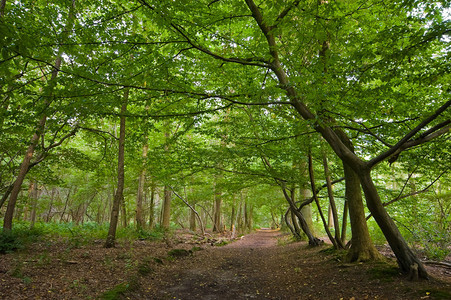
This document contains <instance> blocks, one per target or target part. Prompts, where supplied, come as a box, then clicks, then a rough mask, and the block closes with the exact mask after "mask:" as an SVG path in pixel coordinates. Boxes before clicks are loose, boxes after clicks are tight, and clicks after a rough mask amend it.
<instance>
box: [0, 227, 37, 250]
mask: <svg viewBox="0 0 451 300" xmlns="http://www.w3.org/2000/svg"><path fill="white" fill-rule="evenodd" d="M42 235H43V232H42V231H41V230H39V229H37V228H33V229H29V228H25V227H22V226H20V227H19V226H18V227H15V228H14V229H13V230H11V231H8V230H7V231H5V230H4V231H2V232H0V254H5V253H9V252H13V251H16V250H22V249H24V248H25V247H26V246H27V245H29V244H30V243H33V242H35V241H37V240H38V239H39V238H40V237H42Z"/></svg>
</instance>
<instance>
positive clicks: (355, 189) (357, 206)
mask: <svg viewBox="0 0 451 300" xmlns="http://www.w3.org/2000/svg"><path fill="white" fill-rule="evenodd" d="M335 133H336V134H337V135H338V137H339V138H340V139H341V141H342V142H343V144H344V145H345V146H346V147H347V148H348V149H349V150H350V151H351V152H354V146H353V145H352V143H351V141H350V140H349V138H348V137H347V136H346V134H345V133H344V132H343V131H342V130H340V129H336V130H335ZM342 163H343V171H344V177H345V198H346V203H347V204H348V208H349V219H350V221H351V232H352V238H351V248H350V249H349V251H348V254H347V256H346V260H347V261H349V262H354V261H371V260H380V259H381V255H380V253H379V251H377V249H376V247H374V244H373V242H372V240H371V237H370V233H369V231H368V226H367V223H366V219H365V208H364V206H363V201H362V191H361V189H360V179H359V176H358V175H357V174H356V173H355V172H354V170H353V169H352V168H351V167H350V166H349V165H348V164H347V163H346V162H344V161H342Z"/></svg>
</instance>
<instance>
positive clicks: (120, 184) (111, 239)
mask: <svg viewBox="0 0 451 300" xmlns="http://www.w3.org/2000/svg"><path fill="white" fill-rule="evenodd" d="M128 94H129V90H128V89H125V90H124V97H123V100H122V105H121V115H120V129H119V130H120V132H119V141H118V142H119V151H118V158H117V162H118V167H117V188H116V193H115V195H114V201H113V207H112V209H111V218H110V227H109V229H108V236H107V238H106V242H105V248H111V247H114V245H115V240H116V229H117V222H118V219H119V208H120V206H121V204H122V202H123V201H124V181H125V178H124V168H125V121H126V113H127V103H128Z"/></svg>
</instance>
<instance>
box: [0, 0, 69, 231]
mask: <svg viewBox="0 0 451 300" xmlns="http://www.w3.org/2000/svg"><path fill="white" fill-rule="evenodd" d="M5 4H6V1H2V2H1V6H0V14H1V16H3V15H4V9H5ZM74 12H75V0H72V3H71V6H70V11H69V18H68V23H67V26H66V28H65V29H66V30H64V31H63V35H62V37H61V40H63V41H64V40H65V39H66V37H67V34H68V33H69V32H70V28H72V26H73V24H74V19H75V13H74ZM61 61H62V52H61V51H59V53H58V56H57V58H56V60H55V66H54V68H53V70H52V76H51V77H50V80H49V83H48V86H47V88H46V89H45V92H44V93H45V94H46V95H45V96H46V97H44V98H45V99H46V100H45V102H44V103H43V104H44V107H48V106H49V105H50V104H51V102H52V100H51V99H52V95H53V90H54V88H55V86H56V78H57V76H58V72H59V69H60V66H61ZM46 122H47V114H46V112H45V111H44V113H43V114H42V116H41V118H40V120H39V123H38V125H37V127H36V129H35V132H34V134H33V136H32V138H31V140H30V144H29V145H28V149H27V151H26V153H25V157H24V159H23V160H22V163H21V165H20V169H19V174H18V175H17V178H16V180H15V181H14V184H13V187H12V190H11V194H10V196H9V201H8V206H7V208H6V213H5V217H4V219H3V229H4V230H11V229H12V221H13V216H14V209H15V207H16V202H17V198H18V196H19V192H20V190H21V188H22V183H23V181H24V179H25V176H26V175H27V173H28V171H29V166H30V162H31V159H32V157H33V154H34V151H35V148H36V146H37V144H38V142H39V139H40V137H41V135H42V134H43V133H44V129H45V124H46Z"/></svg>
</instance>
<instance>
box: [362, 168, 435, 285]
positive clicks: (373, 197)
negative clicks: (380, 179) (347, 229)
mask: <svg viewBox="0 0 451 300" xmlns="http://www.w3.org/2000/svg"><path fill="white" fill-rule="evenodd" d="M359 175H360V180H361V185H362V188H363V191H364V193H365V197H366V203H367V206H368V209H369V210H370V212H371V213H372V215H373V217H374V220H376V222H377V224H378V225H379V227H380V229H381V230H382V232H383V233H384V236H385V238H386V239H387V242H388V244H389V245H390V247H391V249H392V250H393V252H394V253H395V255H396V258H397V262H398V265H399V267H400V268H401V270H402V271H403V272H405V273H409V276H410V277H411V279H415V278H418V277H419V278H428V275H427V271H426V269H425V268H424V265H423V263H422V262H421V261H420V260H419V259H418V258H417V257H416V256H415V254H414V253H413V252H412V250H411V249H410V248H409V246H408V245H407V243H406V241H405V240H404V238H403V236H402V235H401V232H399V229H398V227H397V226H396V224H395V222H393V220H392V218H390V216H389V215H388V213H387V211H386V210H385V208H384V206H383V205H382V201H381V199H380V197H379V194H378V192H377V189H376V186H375V185H374V182H373V179H372V178H371V170H369V169H368V170H361V172H360V173H359Z"/></svg>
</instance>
